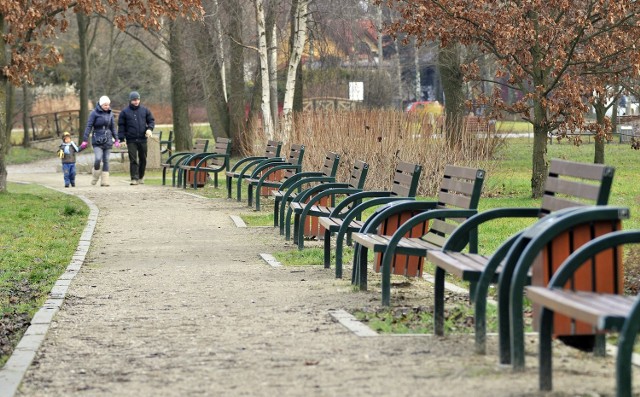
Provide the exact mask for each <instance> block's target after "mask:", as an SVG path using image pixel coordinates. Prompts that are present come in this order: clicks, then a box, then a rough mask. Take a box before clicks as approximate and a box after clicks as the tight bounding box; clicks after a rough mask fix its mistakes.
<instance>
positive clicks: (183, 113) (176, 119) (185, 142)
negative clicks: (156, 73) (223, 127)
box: [169, 18, 193, 151]
mask: <svg viewBox="0 0 640 397" xmlns="http://www.w3.org/2000/svg"><path fill="white" fill-rule="evenodd" d="M180 21H181V19H180V18H178V19H176V20H174V21H170V22H169V55H170V62H169V67H170V70H171V110H172V111H173V132H174V137H175V143H176V150H177V151H187V150H191V148H192V147H193V133H192V132H191V126H190V125H189V102H188V101H189V95H188V93H187V82H186V79H185V72H184V65H183V64H182V57H181V55H182V51H181V49H182V40H181V36H182V34H181V33H182V32H181V29H182V27H181V26H180V25H181V23H180Z"/></svg>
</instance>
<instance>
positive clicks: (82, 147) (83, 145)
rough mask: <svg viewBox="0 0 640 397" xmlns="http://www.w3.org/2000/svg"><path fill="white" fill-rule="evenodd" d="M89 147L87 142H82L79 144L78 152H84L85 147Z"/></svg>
mask: <svg viewBox="0 0 640 397" xmlns="http://www.w3.org/2000/svg"><path fill="white" fill-rule="evenodd" d="M88 145H89V143H87V141H84V142H82V143H81V144H80V150H84V149H86V148H87V146H88Z"/></svg>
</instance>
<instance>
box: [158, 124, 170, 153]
mask: <svg viewBox="0 0 640 397" xmlns="http://www.w3.org/2000/svg"><path fill="white" fill-rule="evenodd" d="M158 141H159V142H160V158H162V155H163V154H167V156H171V154H172V153H173V130H171V131H169V137H168V138H167V139H162V131H159V133H158Z"/></svg>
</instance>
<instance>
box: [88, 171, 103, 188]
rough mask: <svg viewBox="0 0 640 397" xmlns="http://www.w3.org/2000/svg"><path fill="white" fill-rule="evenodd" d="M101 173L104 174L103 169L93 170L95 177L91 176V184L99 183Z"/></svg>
mask: <svg viewBox="0 0 640 397" xmlns="http://www.w3.org/2000/svg"><path fill="white" fill-rule="evenodd" d="M100 174H102V170H93V178H91V184H92V185H95V184H96V183H98V179H100Z"/></svg>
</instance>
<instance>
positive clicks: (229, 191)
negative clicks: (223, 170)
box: [225, 175, 233, 198]
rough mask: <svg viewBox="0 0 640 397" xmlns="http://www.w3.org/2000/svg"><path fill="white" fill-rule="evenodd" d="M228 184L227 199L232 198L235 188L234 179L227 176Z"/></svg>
mask: <svg viewBox="0 0 640 397" xmlns="http://www.w3.org/2000/svg"><path fill="white" fill-rule="evenodd" d="M225 176H226V175H225ZM226 183H227V198H231V188H232V186H233V177H230V176H226Z"/></svg>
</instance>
